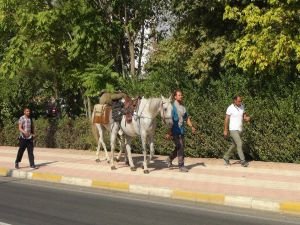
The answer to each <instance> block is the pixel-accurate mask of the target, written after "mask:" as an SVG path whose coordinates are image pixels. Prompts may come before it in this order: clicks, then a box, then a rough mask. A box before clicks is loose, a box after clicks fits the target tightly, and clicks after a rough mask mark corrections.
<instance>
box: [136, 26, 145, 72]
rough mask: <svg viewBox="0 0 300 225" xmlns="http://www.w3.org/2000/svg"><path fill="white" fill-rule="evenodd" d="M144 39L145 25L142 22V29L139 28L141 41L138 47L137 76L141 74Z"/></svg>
mask: <svg viewBox="0 0 300 225" xmlns="http://www.w3.org/2000/svg"><path fill="white" fill-rule="evenodd" d="M144 40H145V26H144V23H143V25H142V30H141V43H140V49H139V59H138V72H137V77H139V76H140V75H141V72H142V58H143V49H144Z"/></svg>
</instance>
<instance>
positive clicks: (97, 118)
mask: <svg viewBox="0 0 300 225" xmlns="http://www.w3.org/2000/svg"><path fill="white" fill-rule="evenodd" d="M110 112H111V107H110V106H108V105H106V104H105V105H102V104H96V105H95V106H94V120H93V123H100V124H108V123H109V116H110Z"/></svg>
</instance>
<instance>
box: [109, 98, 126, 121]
mask: <svg viewBox="0 0 300 225" xmlns="http://www.w3.org/2000/svg"><path fill="white" fill-rule="evenodd" d="M111 108H112V112H111V114H112V118H113V120H114V121H115V122H121V120H122V117H123V115H124V104H123V102H122V101H121V99H118V100H113V101H112V106H111Z"/></svg>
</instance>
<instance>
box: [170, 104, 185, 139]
mask: <svg viewBox="0 0 300 225" xmlns="http://www.w3.org/2000/svg"><path fill="white" fill-rule="evenodd" d="M172 106H173V108H172V120H173V125H172V135H184V133H185V128H184V125H185V122H186V120H187V118H188V114H187V112H186V109H185V107H184V106H183V105H181V104H179V103H178V102H177V101H175V102H174V103H173V105H172Z"/></svg>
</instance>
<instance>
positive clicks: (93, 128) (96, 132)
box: [91, 107, 100, 143]
mask: <svg viewBox="0 0 300 225" xmlns="http://www.w3.org/2000/svg"><path fill="white" fill-rule="evenodd" d="M94 115H95V107H94V109H93V113H92V117H91V126H92V133H93V136H94V138H95V140H96V143H98V140H99V137H100V136H99V132H98V129H97V127H96V124H95V123H94Z"/></svg>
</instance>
